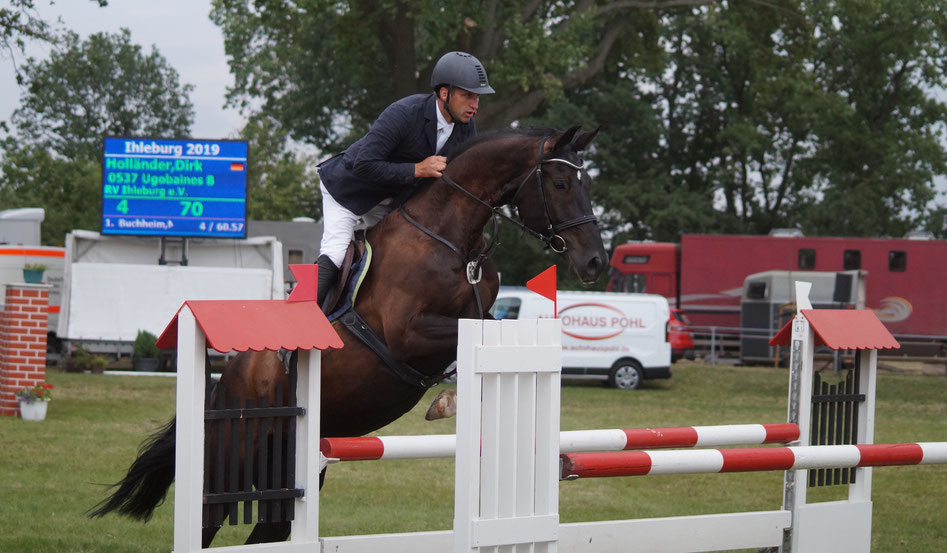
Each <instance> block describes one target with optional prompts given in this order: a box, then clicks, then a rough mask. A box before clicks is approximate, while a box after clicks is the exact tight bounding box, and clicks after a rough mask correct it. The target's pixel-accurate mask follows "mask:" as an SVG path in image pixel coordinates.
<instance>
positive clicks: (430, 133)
mask: <svg viewBox="0 0 947 553" xmlns="http://www.w3.org/2000/svg"><path fill="white" fill-rule="evenodd" d="M435 103H436V100H435V98H434V95H433V94H415V95H413V96H408V97H406V98H402V99H401V100H398V101H397V102H395V103H393V104H391V105H390V106H388V107H387V108H386V109H385V111H383V112H382V114H381V115H379V116H378V119H376V120H375V123H374V124H372V127H371V130H369V131H368V133H367V134H366V135H365V136H363V137H362V138H360V139H358V140H357V141H356V142H355V143H354V144H352V145H351V146H349V147H348V148H347V149H346V150H345V151H344V152H342V153H341V154H339V155H337V156H335V157H333V158H330V159H328V160H326V161H323V162H322V163H320V164H319V177H320V178H321V179H322V184H323V185H324V186H325V187H326V189H327V190H328V191H329V193H330V194H332V197H333V198H334V199H335V201H337V202H339V204H341V205H342V206H343V207H345V208H346V209H348V210H349V211H351V212H352V213H355V214H356V215H362V214H363V213H366V212H367V211H369V210H370V209H372V208H373V207H375V206H376V205H378V204H379V203H380V202H381V201H382V200H384V199H385V198H391V197H394V196H397V195H398V194H400V193H401V192H402V191H404V190H405V189H406V188H407V187H409V186H411V185H413V184H414V182H415V178H414V164H415V163H418V162H420V161H421V160H423V159H425V158H427V157H429V156H432V155H434V153H435V152H434V149H435V148H436V147H437V115H436V113H435V111H434V110H435V109H436V107H435ZM475 134H477V126H476V123H474V121H473V119H471V120H470V122H469V123H459V122H456V123H454V129H453V131H452V132H451V135H450V137H449V138H448V139H447V143H446V144H444V147H443V148H441V151H440V152H439V155H442V156H448V155H450V153H451V151H452V150H454V149H455V148H457V146H459V145H460V144H462V143H463V142H464V141H465V140H467V139H468V138H470V137H472V136H474V135H475Z"/></svg>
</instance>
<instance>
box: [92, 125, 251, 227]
mask: <svg viewBox="0 0 947 553" xmlns="http://www.w3.org/2000/svg"><path fill="white" fill-rule="evenodd" d="M246 223H247V143H246V142H242V141H234V140H170V139H164V138H106V139H105V159H104V160H103V164H102V234H123V235H136V236H195V237H205V238H244V237H246V234H247V230H246V228H247V225H246Z"/></svg>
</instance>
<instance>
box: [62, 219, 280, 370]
mask: <svg viewBox="0 0 947 553" xmlns="http://www.w3.org/2000/svg"><path fill="white" fill-rule="evenodd" d="M185 258H186V259H187V264H186V265H185V264H183V263H182V262H181V261H182V259H185ZM64 273H65V282H64V283H63V293H62V312H61V313H60V316H59V320H58V324H57V327H56V333H57V335H58V336H59V339H61V340H63V341H66V342H68V343H70V344H76V345H82V346H83V347H84V348H85V349H87V350H89V351H92V352H96V353H124V352H129V353H130V352H131V344H132V342H134V340H135V336H136V334H137V332H138V330H147V331H149V332H151V333H152V334H156V335H158V334H160V333H161V331H162V330H164V327H165V325H166V324H167V322H168V321H169V320H171V318H172V317H173V316H174V314H175V313H176V312H177V310H178V309H179V308H180V307H181V304H182V303H183V302H184V301H186V300H214V299H283V298H285V287H286V284H285V282H284V279H283V248H282V244H281V243H280V242H279V240H277V239H276V238H275V237H273V236H255V237H251V238H247V239H245V240H233V239H190V240H188V242H186V243H182V242H180V241H176V242H171V243H170V244H168V245H167V248H166V249H165V247H164V244H163V242H162V241H161V240H160V239H159V238H142V237H130V236H103V235H101V234H99V233H98V232H92V231H88V230H74V231H72V232H70V233H69V234H68V235H66V254H65V268H64Z"/></svg>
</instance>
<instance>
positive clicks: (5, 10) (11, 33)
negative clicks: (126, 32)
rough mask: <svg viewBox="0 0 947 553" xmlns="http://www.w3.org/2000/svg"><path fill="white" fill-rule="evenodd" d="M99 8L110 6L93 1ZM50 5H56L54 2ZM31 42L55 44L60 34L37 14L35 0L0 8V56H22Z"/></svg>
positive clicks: (17, 1) (104, 1) (103, 1)
mask: <svg viewBox="0 0 947 553" xmlns="http://www.w3.org/2000/svg"><path fill="white" fill-rule="evenodd" d="M91 1H92V2H96V3H98V5H99V6H106V5H108V1H107V0H91ZM49 4H50V5H52V4H54V2H53V1H52V0H50V2H49ZM31 40H37V41H41V42H47V43H52V44H55V43H57V42H58V40H59V38H58V33H57V30H56V28H55V26H54V25H51V24H50V23H49V21H46V20H45V19H43V18H41V17H40V16H39V14H38V13H37V12H36V2H35V1H34V0H9V2H8V7H2V8H0V52H2V53H0V55H3V54H6V55H8V56H10V58H11V59H14V58H15V55H16V54H22V53H23V50H24V49H25V48H26V43H27V42H28V41H31ZM14 71H16V74H17V82H21V83H22V80H21V77H22V76H21V75H20V73H19V71H17V70H16V65H14Z"/></svg>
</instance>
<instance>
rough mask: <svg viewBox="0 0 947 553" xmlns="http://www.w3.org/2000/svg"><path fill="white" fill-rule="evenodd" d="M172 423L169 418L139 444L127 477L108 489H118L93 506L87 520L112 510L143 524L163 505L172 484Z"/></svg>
mask: <svg viewBox="0 0 947 553" xmlns="http://www.w3.org/2000/svg"><path fill="white" fill-rule="evenodd" d="M175 420H176V419H174V418H172V419H171V421H170V422H168V424H166V425H165V426H164V427H163V428H161V429H159V430H158V431H157V432H155V433H154V434H152V435H151V437H149V438H148V439H147V440H146V441H145V442H143V443H142V444H141V448H140V449H139V450H138V457H137V458H136V459H135V461H134V462H133V463H132V465H131V466H130V467H129V468H128V474H126V475H125V478H122V479H121V480H119V481H118V482H117V483H115V484H113V485H112V486H111V488H118V489H117V490H115V491H114V492H113V493H112V495H110V496H108V497H107V498H106V499H105V500H103V501H102V502H101V503H99V504H98V505H96V506H95V507H93V510H92V511H91V512H90V513H89V517H90V518H94V517H101V516H105V515H107V514H108V513H111V512H112V511H117V512H118V513H119V514H122V515H125V516H128V517H131V518H135V519H138V520H142V521H147V520H149V519H150V518H151V515H152V514H154V511H155V508H157V507H158V506H159V505H161V504H162V503H164V499H165V497H166V496H167V494H168V488H170V487H171V482H173V481H174V427H175ZM111 488H110V489H111Z"/></svg>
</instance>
